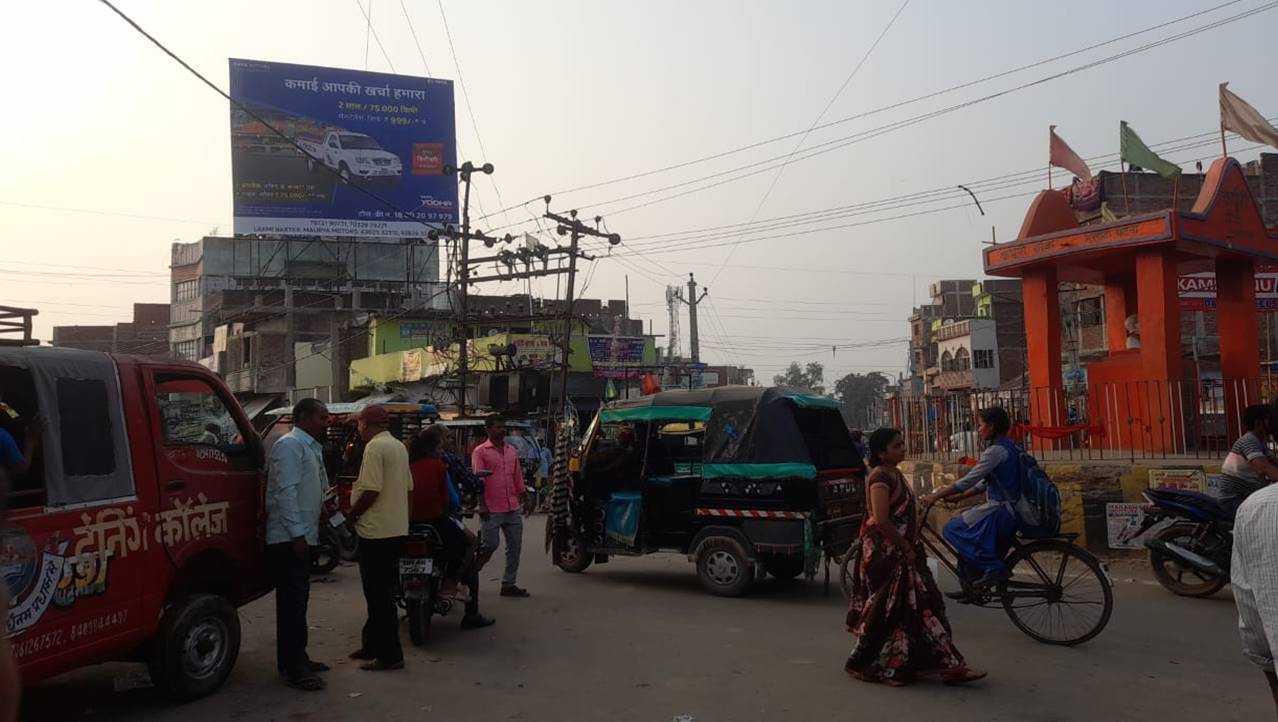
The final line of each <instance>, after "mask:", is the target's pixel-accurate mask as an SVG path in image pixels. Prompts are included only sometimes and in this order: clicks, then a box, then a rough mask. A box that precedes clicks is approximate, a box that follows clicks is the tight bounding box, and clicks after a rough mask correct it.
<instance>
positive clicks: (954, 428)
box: [885, 376, 1278, 461]
mask: <svg viewBox="0 0 1278 722" xmlns="http://www.w3.org/2000/svg"><path fill="white" fill-rule="evenodd" d="M1276 394H1278V377H1268V376H1267V377H1263V378H1253V379H1197V380H1189V381H1130V382H1120V383H1105V384H1094V385H1092V386H1090V387H1087V386H1082V385H1080V386H1078V387H1057V388H1047V387H1035V388H1022V389H1015V390H998V391H960V392H949V393H944V394H928V395H919V396H902V397H898V398H896V399H892V400H889V401H888V404H887V419H886V420H885V421H886V423H888V424H890V425H892V426H895V427H897V428H899V429H901V431H902V432H903V433H904V434H905V439H906V446H907V449H908V453H909V455H910V458H915V459H933V460H937V461H957V460H958V459H960V458H962V457H965V456H967V457H977V456H980V450H981V444H980V440H979V438H978V437H977V433H976V428H977V424H978V422H979V415H978V414H979V411H980V410H981V409H983V408H987V407H990V406H1001V407H1002V408H1003V409H1005V410H1006V411H1007V412H1008V415H1009V416H1010V417H1011V419H1012V432H1011V436H1012V438H1014V439H1015V440H1016V441H1018V442H1019V443H1021V444H1023V445H1024V446H1025V447H1026V449H1027V450H1029V451H1031V452H1032V453H1033V454H1034V455H1035V456H1037V457H1038V458H1040V459H1062V460H1069V459H1074V460H1091V459H1096V460H1101V459H1116V460H1117V459H1132V460H1135V459H1164V458H1176V457H1187V458H1196V459H1197V458H1204V459H1216V458H1222V457H1224V455H1225V454H1226V453H1228V451H1229V447H1230V446H1232V445H1233V442H1234V440H1235V439H1236V438H1237V436H1238V435H1240V434H1241V433H1242V425H1241V419H1242V413H1243V409H1245V408H1246V407H1247V406H1249V405H1252V404H1260V403H1266V402H1267V401H1269V400H1270V399H1271V398H1273V397H1274V396H1275V395H1276Z"/></svg>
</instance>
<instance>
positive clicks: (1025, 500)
mask: <svg viewBox="0 0 1278 722" xmlns="http://www.w3.org/2000/svg"><path fill="white" fill-rule="evenodd" d="M1016 450H1017V453H1018V454H1019V459H1018V462H1019V466H1020V470H1021V498H1020V499H1018V500H1017V501H1016V503H1015V505H1014V506H1015V509H1016V517H1017V518H1016V526H1017V531H1019V532H1020V533H1021V536H1024V537H1027V538H1030V539H1043V538H1046V537H1053V536H1056V535H1057V534H1060V531H1061V492H1060V491H1059V490H1058V489H1057V488H1056V484H1055V483H1053V482H1052V479H1051V477H1049V476H1048V475H1047V472H1046V471H1043V467H1041V466H1039V465H1038V461H1037V460H1036V459H1035V458H1034V457H1033V456H1031V455H1030V454H1029V453H1028V452H1026V451H1025V450H1024V449H1022V448H1021V447H1019V446H1018V447H1016Z"/></svg>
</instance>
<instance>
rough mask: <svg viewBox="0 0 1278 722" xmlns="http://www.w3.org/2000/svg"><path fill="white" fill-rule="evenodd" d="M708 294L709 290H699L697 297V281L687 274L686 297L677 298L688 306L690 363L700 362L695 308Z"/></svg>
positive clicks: (699, 340)
mask: <svg viewBox="0 0 1278 722" xmlns="http://www.w3.org/2000/svg"><path fill="white" fill-rule="evenodd" d="M708 293H710V289H709V288H703V289H701V296H700V297H698V296H697V279H696V278H695V277H694V276H693V275H692V274H691V273H689V274H688V297H687V298H679V300H680V301H683V302H684V303H686V304H688V355H689V356H690V357H691V358H692V363H694V364H695V363H700V362H701V339H700V338H699V337H698V336H697V306H698V305H699V304H700V303H701V301H702V300H704V299H705V297H706V294H708Z"/></svg>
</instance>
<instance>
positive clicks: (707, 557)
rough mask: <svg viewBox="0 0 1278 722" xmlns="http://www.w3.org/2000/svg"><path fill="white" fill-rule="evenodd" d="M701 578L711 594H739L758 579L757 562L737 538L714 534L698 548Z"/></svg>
mask: <svg viewBox="0 0 1278 722" xmlns="http://www.w3.org/2000/svg"><path fill="white" fill-rule="evenodd" d="M697 579H699V580H700V581H701V585H702V586H703V587H705V588H706V590H707V591H709V592H710V593H711V594H715V595H718V596H721V597H739V596H741V595H742V594H745V593H746V590H747V589H749V588H750V583H751V582H753V581H754V562H752V561H750V556H749V554H747V553H746V550H745V547H743V546H741V542H739V541H737V540H736V539H733V538H731V537H726V536H715V537H710V538H709V539H706V540H705V541H703V542H701V546H700V547H698V549H697Z"/></svg>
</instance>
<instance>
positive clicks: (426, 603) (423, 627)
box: [404, 591, 435, 647]
mask: <svg viewBox="0 0 1278 722" xmlns="http://www.w3.org/2000/svg"><path fill="white" fill-rule="evenodd" d="M404 608H405V610H407V612H408V637H409V639H411V640H413V644H414V645H415V646H418V647H423V646H425V645H426V640H427V639H428V638H429V637H430V617H431V614H432V613H433V612H434V611H435V592H434V591H432V592H431V594H430V598H429V599H409V600H407V601H406V602H405V603H404Z"/></svg>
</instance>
